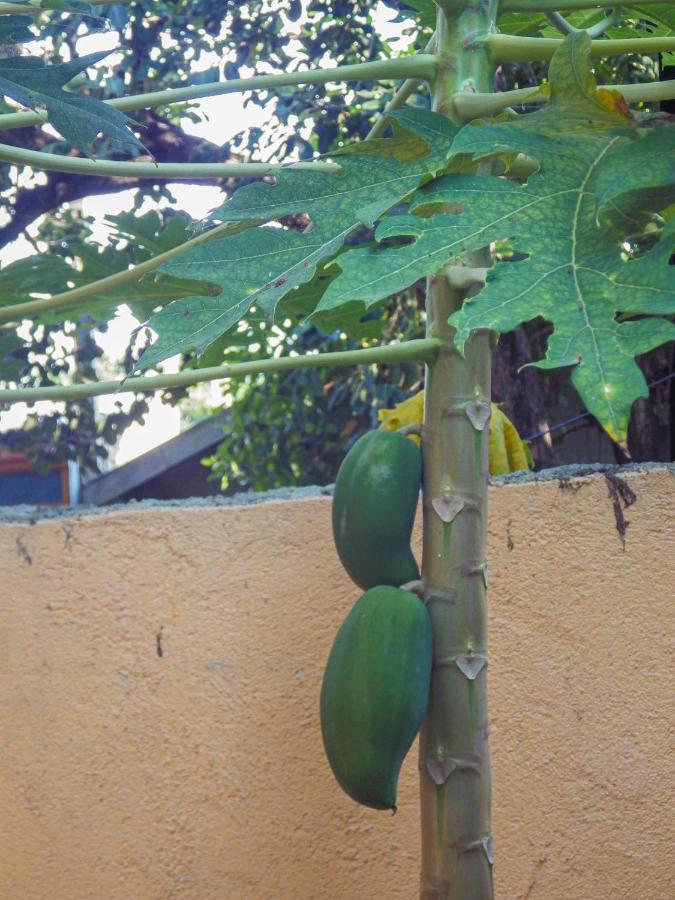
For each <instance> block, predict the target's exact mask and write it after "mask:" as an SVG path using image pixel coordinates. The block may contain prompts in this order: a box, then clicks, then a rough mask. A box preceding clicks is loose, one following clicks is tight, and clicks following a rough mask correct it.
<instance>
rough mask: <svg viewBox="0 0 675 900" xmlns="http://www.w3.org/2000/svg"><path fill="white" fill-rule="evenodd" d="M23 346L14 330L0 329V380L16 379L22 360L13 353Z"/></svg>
mask: <svg viewBox="0 0 675 900" xmlns="http://www.w3.org/2000/svg"><path fill="white" fill-rule="evenodd" d="M22 348H23V341H22V340H21V338H20V337H18V335H17V333H16V331H9V330H6V329H3V330H0V381H3V382H7V381H17V380H18V379H19V376H20V375H21V370H22V368H23V366H24V361H23V360H22V359H20V358H19V357H18V356H14V355H13V354H14V353H16V351H18V350H21V349H22Z"/></svg>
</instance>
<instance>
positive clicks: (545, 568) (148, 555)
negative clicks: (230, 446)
mask: <svg viewBox="0 0 675 900" xmlns="http://www.w3.org/2000/svg"><path fill="white" fill-rule="evenodd" d="M623 477H624V480H623V481H619V482H617V481H616V480H613V479H612V478H611V477H610V478H607V477H606V476H605V475H603V474H594V475H590V476H586V477H580V478H567V479H565V478H563V479H555V480H549V481H544V482H526V483H520V484H519V483H515V484H502V485H496V486H493V487H492V488H491V491H490V503H491V506H490V536H489V541H490V546H489V554H490V561H491V562H490V616H491V618H490V640H491V657H490V670H489V671H490V690H491V740H492V750H493V762H494V831H495V846H496V862H495V879H496V886H497V896H498V898H499V900H526V898H527V900H605V898H611V900H620V898H625V900H665V898H666V897H672V896H673V894H672V886H673V864H672V846H673V839H674V837H675V834H674V832H673V816H672V809H673V764H672V755H670V753H671V749H672V748H669V725H670V727H672V722H673V712H674V698H675V684H674V683H673V678H672V659H673V632H674V629H673V599H674V598H673V550H674V547H673V523H672V513H671V510H672V502H673V495H674V493H675V491H674V487H675V478H674V477H673V475H672V474H671V473H670V472H668V471H667V470H666V469H649V470H646V471H644V472H633V473H631V474H624V475H623ZM631 500H633V501H634V502H632V503H631V502H630V501H631ZM626 502H629V503H630V505H629V506H627V507H626V506H625V503H626ZM617 525H619V526H621V527H620V528H617ZM626 526H627V527H626ZM624 529H625V534H623V535H622V534H621V533H620V532H622V531H624ZM418 540H419V536H418ZM0 582H1V588H0V589H1V604H0V607H1V608H0V642H1V644H0V741H1V748H2V749H1V758H2V762H1V766H0V832H1V833H0V896H2V897H3V898H4V900H47V898H48V900H173V898H176V900H193V898H194V900H314V898H326V900H371V898H374V900H414V898H415V897H416V893H417V880H418V873H417V869H418V824H417V818H418V816H417V812H418V811H417V799H416V797H417V785H416V760H415V755H414V753H411V755H410V756H409V757H408V759H407V761H406V764H405V768H404V772H403V776H402V782H401V785H400V796H399V800H400V807H399V811H398V814H397V815H396V816H395V817H392V816H390V815H388V814H387V813H378V812H374V811H369V810H366V809H363V808H360V807H358V806H356V805H355V804H354V803H352V802H351V801H350V800H349V799H348V798H347V797H345V796H344V795H343V794H341V792H340V790H339V789H338V788H337V786H336V785H335V783H334V782H333V779H332V777H331V774H330V772H329V770H328V767H327V764H326V762H325V761H324V757H323V753H322V747H321V737H320V733H319V724H318V711H317V710H318V698H319V689H320V684H321V676H322V670H323V666H324V662H325V660H326V656H327V654H328V651H329V648H330V645H331V641H332V638H333V635H334V633H335V630H336V629H337V627H338V626H339V624H340V622H341V620H342V619H343V617H344V616H345V614H346V612H347V611H348V609H349V608H350V606H351V604H352V603H353V602H354V601H355V599H356V597H357V593H358V592H357V590H356V589H355V588H354V586H353V585H351V584H350V582H349V581H348V579H347V577H346V576H345V575H344V573H343V572H342V570H341V568H340V565H339V563H338V560H337V558H336V555H335V552H334V550H333V546H332V541H331V534H330V499H329V498H328V497H320V496H317V497H310V498H308V499H304V500H292V501H287V502H280V501H274V502H264V503H260V504H256V505H249V506H228V505H213V504H206V505H192V506H184V507H181V506H168V507H161V506H160V507H156V508H144V507H143V506H142V505H140V506H135V507H134V506H131V507H128V508H118V509H112V510H110V511H107V512H100V511H99V512H97V513H87V512H80V513H77V514H73V515H71V516H68V517H65V518H45V519H41V518H39V517H36V518H34V519H32V520H31V519H28V520H24V521H20V522H14V523H13V522H11V521H5V522H4V524H0Z"/></svg>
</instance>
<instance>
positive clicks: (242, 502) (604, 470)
mask: <svg viewBox="0 0 675 900" xmlns="http://www.w3.org/2000/svg"><path fill="white" fill-rule="evenodd" d="M656 471H666V472H671V473H673V474H675V462H674V463H667V462H645V463H631V464H628V465H622V466H621V465H607V464H605V463H584V464H575V465H568V466H556V467H554V468H550V469H542V470H541V471H539V472H514V473H513V474H511V475H499V476H497V477H494V478H492V479H491V480H490V484H491V485H505V486H509V487H517V486H519V485H522V484H531V483H532V482H541V483H545V482H550V481H560V482H562V481H565V482H566V481H569V480H572V479H581V478H587V477H589V476H593V475H605V474H607V475H615V476H620V477H622V478H625V477H630V476H632V475H639V474H642V473H644V472H656ZM332 494H333V485H332V484H328V485H324V486H319V485H310V486H308V487H288V488H278V489H276V490H271V491H260V492H251V493H244V492H242V493H240V494H234V495H233V496H230V497H218V496H215V497H190V498H187V499H181V500H131V501H129V502H128V503H115V504H110V505H109V506H86V505H82V506H60V507H42V506H27V505H17V506H4V507H3V506H0V525H9V524H16V523H28V524H31V525H32V524H35V523H36V522H38V521H45V520H48V519H63V518H75V517H82V516H97V515H105V514H108V513H111V512H128V511H131V510H133V511H134V512H136V511H138V512H140V511H143V510H156V509H169V508H172V507H180V508H184V509H187V508H195V507H205V508H213V507H221V506H226V507H232V506H252V505H255V504H259V503H272V502H274V503H279V502H287V501H289V500H290V501H294V500H309V499H315V498H321V497H330V496H332Z"/></svg>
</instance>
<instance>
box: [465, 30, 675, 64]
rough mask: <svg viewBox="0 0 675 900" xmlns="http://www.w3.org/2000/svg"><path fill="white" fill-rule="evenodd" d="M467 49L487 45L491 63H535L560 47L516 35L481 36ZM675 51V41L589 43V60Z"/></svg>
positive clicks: (550, 41)
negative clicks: (625, 54) (630, 54)
mask: <svg viewBox="0 0 675 900" xmlns="http://www.w3.org/2000/svg"><path fill="white" fill-rule="evenodd" d="M467 40H468V42H469V44H468V46H469V49H476V48H477V47H479V46H483V45H487V48H488V53H489V58H490V61H491V62H492V63H505V62H534V61H536V60H542V59H550V58H551V57H552V56H553V54H554V53H555V51H556V50H557V49H558V48H559V47H560V45H561V44H562V39H560V38H536V37H533V38H530V37H520V36H519V35H515V34H482V35H475V36H474V37H473V38H470V37H469V38H468V39H467ZM670 50H675V37H647V38H621V39H619V40H604V39H603V40H598V41H591V57H593V58H594V59H601V58H605V57H609V56H620V55H622V54H624V53H640V54H643V55H644V54H647V53H665V52H666V51H670Z"/></svg>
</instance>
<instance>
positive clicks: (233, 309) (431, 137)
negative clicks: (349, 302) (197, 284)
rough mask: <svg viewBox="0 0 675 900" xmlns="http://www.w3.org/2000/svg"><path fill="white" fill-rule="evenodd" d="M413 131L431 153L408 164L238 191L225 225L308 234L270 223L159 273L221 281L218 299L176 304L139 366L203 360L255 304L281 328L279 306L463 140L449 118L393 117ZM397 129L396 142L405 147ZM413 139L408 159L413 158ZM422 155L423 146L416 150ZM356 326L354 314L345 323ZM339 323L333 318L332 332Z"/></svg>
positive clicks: (370, 162) (411, 113)
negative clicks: (288, 222) (301, 226)
mask: <svg viewBox="0 0 675 900" xmlns="http://www.w3.org/2000/svg"><path fill="white" fill-rule="evenodd" d="M395 118H396V121H397V123H398V124H399V125H400V126H401V128H402V129H404V130H405V131H406V132H410V131H412V132H413V134H416V135H417V136H418V139H417V143H418V144H419V139H420V138H421V139H422V140H423V141H424V143H425V144H426V145H427V151H426V154H425V155H423V156H420V155H419V154H418V153H415V154H413V158H412V159H410V161H408V162H405V163H404V162H401V161H400V160H399V159H397V158H396V156H395V155H394V154H392V153H385V154H383V155H382V156H380V157H378V158H377V160H374V159H373V158H372V157H370V156H368V155H366V156H364V157H359V156H346V157H341V158H340V166H341V173H340V174H338V175H333V174H329V173H325V172H322V173H313V172H309V173H308V172H306V171H298V170H293V168H291V167H289V168H288V170H284V171H283V172H281V173H280V174H279V175H278V177H277V179H276V184H274V185H272V184H268V183H264V182H263V183H255V184H250V185H246V186H245V187H242V188H240V190H238V191H237V192H236V193H235V194H234V196H233V197H232V199H231V200H229V201H228V202H227V203H225V204H224V205H223V206H222V207H220V208H219V209H218V210H216V212H215V213H214V218H217V219H218V220H220V221H221V222H223V223H226V222H231V223H233V224H235V223H237V222H240V223H250V222H252V223H256V224H257V223H260V222H262V223H268V222H272V221H273V220H276V219H279V218H281V217H284V216H299V215H305V216H308V217H309V219H310V220H311V226H310V227H308V228H306V229H305V230H304V231H297V230H292V229H289V228H280V227H278V226H276V225H267V224H265V225H263V226H261V227H257V228H255V229H249V230H247V231H243V232H240V233H238V234H232V235H228V236H227V237H225V238H222V239H214V240H213V241H211V242H210V243H208V244H202V245H200V246H197V247H195V248H193V249H192V250H190V251H187V252H186V253H184V254H182V255H181V256H178V257H176V258H175V259H172V260H170V261H169V262H168V263H166V264H165V265H164V266H162V269H161V271H163V272H168V273H170V274H172V275H176V276H178V277H181V278H194V279H197V280H204V279H205V278H206V279H208V280H209V281H212V282H214V283H215V284H218V285H219V286H220V292H219V294H218V296H209V297H208V298H205V297H195V298H186V299H184V300H180V301H177V302H176V303H172V304H170V305H169V306H167V307H166V308H164V309H163V310H161V312H159V313H158V314H157V315H156V316H153V317H152V318H151V319H150V321H149V322H148V325H149V326H150V328H152V329H153V330H154V331H155V332H156V334H157V339H156V341H155V343H154V344H153V345H152V346H151V347H149V348H148V349H147V350H146V351H145V353H144V354H143V355H142V357H141V359H140V361H139V368H147V367H148V366H154V365H156V363H158V362H160V361H161V360H163V359H166V358H167V357H169V356H173V355H174V354H176V353H179V352H182V351H185V350H193V349H194V350H196V351H197V352H198V353H202V352H203V351H204V350H205V348H206V347H207V346H208V345H209V344H211V343H212V342H213V341H215V340H216V339H217V338H218V337H219V336H220V335H221V334H223V333H224V332H226V331H228V330H229V329H231V328H232V327H233V326H234V325H236V324H237V322H238V321H239V320H240V319H242V318H243V317H244V316H245V315H246V314H247V312H248V311H249V310H250V309H251V307H252V306H254V305H255V306H256V307H257V308H258V309H259V310H262V311H263V312H264V313H265V314H266V315H267V316H268V318H269V319H271V320H274V319H275V316H276V314H277V304H278V303H279V301H280V300H281V299H282V298H283V297H284V296H285V295H286V294H288V293H289V292H290V291H292V290H294V289H295V288H296V287H299V286H301V285H305V284H307V283H308V282H310V281H312V279H313V278H314V276H315V273H316V271H317V266H318V265H319V264H321V263H323V262H325V261H327V260H329V259H330V258H332V257H333V256H335V255H336V254H337V253H338V252H339V251H340V249H341V248H342V246H343V244H344V243H345V241H346V240H347V239H348V238H349V237H350V236H351V235H353V234H355V233H356V232H357V231H358V230H359V229H362V228H363V227H364V226H366V227H371V226H372V225H373V224H374V223H375V222H376V220H377V219H378V217H379V216H381V215H382V213H384V212H385V211H386V210H388V209H390V208H391V207H393V206H395V205H396V204H397V203H399V202H400V201H401V200H403V199H404V198H405V197H406V196H408V195H410V194H411V193H412V192H413V191H414V190H415V189H416V188H417V187H418V186H419V185H420V184H421V183H422V182H423V180H424V179H428V178H429V177H431V176H432V175H434V174H435V173H436V172H437V171H439V170H441V169H442V168H443V167H444V166H445V164H446V161H447V156H448V152H449V147H450V144H451V141H452V137H453V135H454V133H455V129H454V128H453V126H452V125H451V124H450V123H449V122H447V120H444V119H443V117H441V116H438V115H436V114H434V113H430V112H427V111H424V110H406V111H404V112H401V113H397V114H396V115H395ZM400 134H401V130H400V129H398V130H397V132H396V133H395V136H394V137H393V138H391V139H389V140H391V141H393V142H395V143H396V142H397V141H398V139H399V137H400ZM410 146H411V142H410V140H409V139H408V138H406V142H405V150H404V155H406V156H407V155H408V154H409V152H410ZM418 149H419V147H418ZM345 315H346V317H347V319H349V321H350V322H351V320H352V319H353V311H350V313H349V314H348V315H347V314H345ZM339 320H340V315H332V316H331V321H333V322H334V327H338V326H339Z"/></svg>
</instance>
